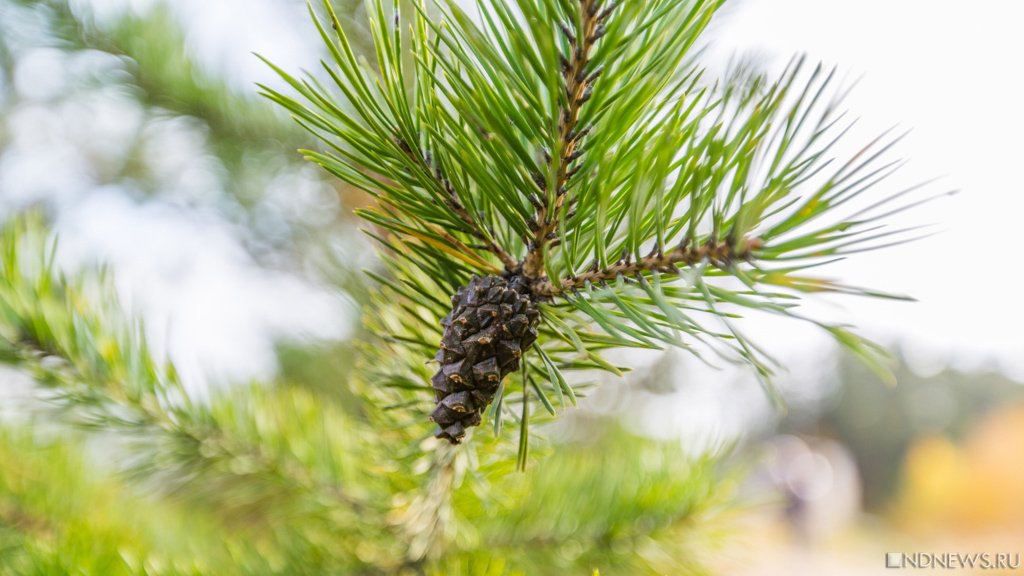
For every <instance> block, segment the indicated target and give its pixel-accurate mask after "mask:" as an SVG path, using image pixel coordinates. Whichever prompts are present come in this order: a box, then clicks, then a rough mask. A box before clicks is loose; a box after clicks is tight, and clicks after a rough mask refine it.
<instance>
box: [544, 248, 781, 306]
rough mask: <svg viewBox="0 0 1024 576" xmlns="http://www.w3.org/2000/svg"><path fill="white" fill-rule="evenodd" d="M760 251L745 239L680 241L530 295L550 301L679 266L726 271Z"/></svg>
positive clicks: (547, 285) (674, 270)
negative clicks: (665, 249) (703, 264)
mask: <svg viewBox="0 0 1024 576" xmlns="http://www.w3.org/2000/svg"><path fill="white" fill-rule="evenodd" d="M760 248H761V240H760V239H758V238H746V239H744V240H742V241H741V242H740V243H739V244H738V245H737V244H735V243H733V242H730V241H728V240H715V239H714V238H711V239H708V240H707V241H705V242H703V243H701V244H695V243H692V242H690V241H689V240H685V241H683V243H682V244H680V245H679V246H678V247H677V248H675V249H674V250H672V251H669V252H663V251H661V250H656V251H654V252H652V253H651V254H649V255H648V256H645V257H644V258H641V259H639V260H637V261H635V262H633V261H631V259H630V258H629V254H626V255H625V256H624V257H623V258H622V259H620V260H619V261H618V262H616V263H615V264H613V265H611V266H608V267H607V268H602V269H598V268H597V262H595V263H594V265H593V266H592V268H591V270H589V271H587V272H584V273H583V274H579V275H577V276H575V277H572V278H563V279H562V280H560V281H559V283H558V284H555V283H554V282H552V281H551V280H547V279H544V280H540V281H539V282H537V283H535V284H534V285H533V286H532V287H531V288H532V291H533V293H534V294H535V295H536V296H538V297H542V298H552V297H554V296H558V295H559V294H562V293H564V292H570V291H573V290H579V289H580V288H584V287H586V285H587V284H598V283H601V282H607V281H609V280H614V279H616V278H618V277H619V276H622V277H625V278H631V277H634V276H636V275H638V274H643V273H644V272H667V273H679V268H678V267H677V266H678V265H680V264H682V265H684V266H695V265H697V264H699V263H701V262H708V263H709V264H711V265H712V266H715V267H717V268H722V269H726V268H728V267H729V266H731V265H732V263H733V262H735V261H737V260H748V259H749V258H750V257H751V256H752V255H753V253H754V251H755V250H758V249H760Z"/></svg>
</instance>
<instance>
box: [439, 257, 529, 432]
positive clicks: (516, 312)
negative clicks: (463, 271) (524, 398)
mask: <svg viewBox="0 0 1024 576" xmlns="http://www.w3.org/2000/svg"><path fill="white" fill-rule="evenodd" d="M539 321H540V312H539V310H538V309H537V305H536V303H535V302H534V301H533V298H532V297H531V295H530V291H529V288H528V285H527V283H526V282H525V281H524V280H523V279H522V278H520V277H517V276H513V277H511V278H505V277H500V276H485V277H482V278H478V277H476V276H474V277H473V278H472V279H471V280H470V282H469V283H468V284H467V285H466V286H464V287H463V288H460V289H459V290H458V292H456V294H455V295H454V296H452V311H451V312H450V313H449V314H448V315H447V316H445V317H444V318H442V319H441V326H442V327H443V328H444V334H443V336H442V337H441V343H440V346H439V349H438V351H437V355H436V356H435V357H434V359H435V360H437V362H438V363H440V365H441V366H440V369H439V370H438V371H437V373H436V374H434V376H433V377H432V378H431V380H430V382H431V385H432V386H433V388H434V397H435V399H436V401H437V406H435V408H434V410H433V411H431V413H430V419H431V420H432V421H434V422H436V423H437V425H438V427H439V430H438V432H437V434H436V435H437V437H438V438H444V439H446V440H448V441H450V442H451V443H453V444H458V443H459V442H461V440H462V438H463V437H464V436H465V435H466V429H467V428H471V427H473V426H478V425H479V424H480V421H481V415H482V412H483V411H484V410H485V409H486V408H487V406H488V405H490V403H491V402H492V401H493V400H494V395H495V394H496V393H497V391H498V387H499V384H500V383H501V381H502V380H503V379H504V378H505V376H507V375H508V374H509V373H510V372H514V371H516V370H518V369H519V365H520V361H521V358H522V355H523V350H525V349H527V348H529V347H530V346H531V345H533V343H534V341H536V339H537V324H538V323H539Z"/></svg>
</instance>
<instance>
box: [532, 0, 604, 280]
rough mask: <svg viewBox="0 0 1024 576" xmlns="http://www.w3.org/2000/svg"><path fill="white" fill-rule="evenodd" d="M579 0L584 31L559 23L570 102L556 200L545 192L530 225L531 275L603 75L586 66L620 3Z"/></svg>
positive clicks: (539, 270)
mask: <svg viewBox="0 0 1024 576" xmlns="http://www.w3.org/2000/svg"><path fill="white" fill-rule="evenodd" d="M579 2H580V12H581V14H582V16H583V29H582V33H581V34H577V33H576V32H574V31H573V30H572V29H571V28H570V27H568V26H566V25H561V26H560V28H561V30H562V33H563V34H564V35H565V36H566V38H567V39H568V41H569V48H570V50H571V51H572V53H571V55H570V56H569V57H568V58H567V59H565V60H563V61H562V72H563V80H564V82H565V95H566V101H567V103H566V106H565V107H564V108H562V110H561V112H560V116H559V119H558V132H559V134H558V139H559V145H560V146H559V147H560V153H559V155H558V158H557V161H558V165H557V168H556V170H555V182H554V187H553V189H554V200H553V201H552V200H551V195H550V194H545V195H544V198H545V200H543V201H542V202H541V203H540V205H538V206H537V211H536V214H535V216H534V218H533V221H532V223H533V224H534V226H531V229H532V231H533V239H532V241H531V242H530V246H529V253H528V254H527V256H526V260H525V261H524V262H523V274H525V275H526V277H528V278H539V277H541V276H542V275H543V274H544V247H545V245H546V244H547V243H548V242H549V241H550V240H551V239H552V237H553V236H554V233H555V230H556V229H557V227H558V217H559V212H560V210H561V209H562V207H563V205H564V204H565V196H566V193H567V192H568V190H567V188H566V185H567V184H568V182H569V179H570V177H571V176H573V175H575V173H576V171H577V168H573V167H572V165H573V163H574V162H576V161H578V160H579V159H580V157H581V156H582V154H583V147H582V146H581V140H583V138H584V137H585V136H586V133H587V132H589V129H588V128H584V129H583V130H578V129H577V128H578V125H579V119H580V110H581V109H582V108H583V104H585V103H586V102H587V100H589V99H590V95H591V93H592V91H593V88H592V85H593V82H594V81H595V80H596V79H597V78H598V76H600V75H601V71H602V70H601V69H600V68H598V69H596V70H588V69H587V66H588V64H589V63H590V56H591V51H592V49H593V48H594V45H595V43H596V42H597V40H598V39H599V38H600V37H601V36H603V35H604V22H605V21H606V20H607V19H608V17H609V16H610V15H611V13H612V11H613V10H614V9H615V7H616V5H617V2H614V3H612V5H610V6H608V7H605V8H603V9H602V2H601V0H579ZM534 180H535V182H536V184H537V185H538V186H539V187H540V188H541V192H546V190H545V189H546V188H547V186H546V184H547V181H546V178H545V177H544V176H542V175H539V174H538V175H536V177H535V178H534Z"/></svg>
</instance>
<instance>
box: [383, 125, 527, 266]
mask: <svg viewBox="0 0 1024 576" xmlns="http://www.w3.org/2000/svg"><path fill="white" fill-rule="evenodd" d="M395 142H396V143H397V144H398V147H399V148H401V149H402V151H403V152H405V154H406V155H408V156H409V157H410V158H412V159H413V160H414V161H416V162H417V163H419V164H420V165H421V166H423V168H424V169H425V170H427V172H429V173H430V174H432V175H433V176H434V179H435V180H437V184H438V185H439V186H440V187H441V189H442V190H444V192H445V199H444V203H445V205H446V206H448V208H449V209H450V210H451V211H452V212H454V213H455V215H456V216H458V217H459V220H462V222H463V223H465V224H466V226H468V227H469V233H470V235H472V236H473V237H474V238H476V239H477V240H479V241H480V242H481V244H480V246H481V247H482V248H483V249H484V250H487V251H488V252H490V253H492V254H494V255H495V256H497V257H498V259H499V260H501V263H502V264H504V265H505V268H506V269H507V270H515V269H518V268H519V262H517V261H516V259H515V258H513V257H512V255H511V254H509V253H508V251H506V250H505V249H504V248H502V247H501V246H499V245H498V244H497V243H496V242H495V241H494V240H493V239H492V238H491V236H490V235H488V234H485V233H484V230H483V228H481V226H480V224H478V223H477V221H476V220H474V219H473V216H472V215H471V214H470V213H469V210H467V209H466V207H465V206H463V205H462V202H460V201H459V196H458V194H456V193H455V188H454V187H452V182H451V180H449V179H448V178H447V177H445V176H444V174H442V173H441V168H440V167H438V166H435V165H434V164H433V163H432V162H430V161H429V160H428V159H427V158H426V157H425V155H424V154H422V153H420V152H419V150H413V148H412V147H410V146H409V144H408V143H407V142H405V141H404V140H402V139H401V138H399V137H395ZM460 245H461V243H460ZM463 247H465V246H464V245H463Z"/></svg>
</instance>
